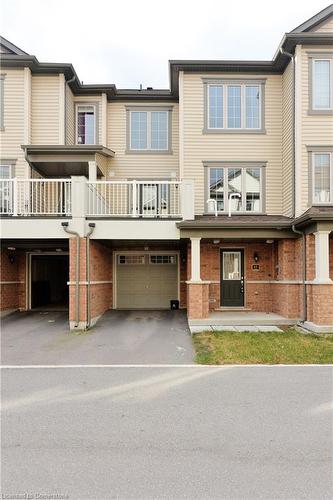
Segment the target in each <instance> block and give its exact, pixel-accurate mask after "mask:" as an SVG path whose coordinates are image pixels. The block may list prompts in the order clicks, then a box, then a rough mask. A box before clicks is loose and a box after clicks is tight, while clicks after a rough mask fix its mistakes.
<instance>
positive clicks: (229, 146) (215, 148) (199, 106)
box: [183, 73, 283, 214]
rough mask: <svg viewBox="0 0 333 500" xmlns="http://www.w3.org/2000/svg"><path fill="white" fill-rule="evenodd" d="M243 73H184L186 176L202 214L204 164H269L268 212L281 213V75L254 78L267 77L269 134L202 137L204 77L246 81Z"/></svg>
mask: <svg viewBox="0 0 333 500" xmlns="http://www.w3.org/2000/svg"><path fill="white" fill-rule="evenodd" d="M249 77H250V75H248V74H246V75H241V74H230V73H228V74H225V73H224V74H222V73H215V74H212V73H210V74H193V73H192V74H191V73H185V74H184V90H183V92H184V104H183V108H184V117H183V121H184V177H185V178H189V179H194V181H195V202H196V206H195V209H196V213H198V214H200V213H203V211H204V209H205V202H206V199H207V193H204V184H205V182H204V167H203V161H267V166H266V187H267V189H266V211H267V213H269V214H281V213H282V212H283V206H282V205H283V204H282V147H281V145H282V76H281V75H252V77H254V78H256V79H263V78H266V85H265V128H266V134H244V133H241V134H237V133H235V134H223V133H221V134H203V127H204V84H203V81H202V79H203V78H222V79H223V78H224V79H226V78H231V79H232V78H237V79H239V78H244V79H245V80H246V79H249Z"/></svg>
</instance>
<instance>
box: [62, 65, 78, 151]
mask: <svg viewBox="0 0 333 500" xmlns="http://www.w3.org/2000/svg"><path fill="white" fill-rule="evenodd" d="M74 80H76V76H75V75H74V76H73V77H72V78H70V79H69V80H65V114H64V117H65V137H64V145H66V144H67V106H66V102H67V85H68V84H69V83H72V82H74Z"/></svg>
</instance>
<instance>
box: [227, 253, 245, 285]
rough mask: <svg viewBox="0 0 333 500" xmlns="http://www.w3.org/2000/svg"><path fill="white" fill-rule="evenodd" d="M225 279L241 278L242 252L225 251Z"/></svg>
mask: <svg viewBox="0 0 333 500" xmlns="http://www.w3.org/2000/svg"><path fill="white" fill-rule="evenodd" d="M223 279H224V280H240V279H241V254H240V252H223Z"/></svg>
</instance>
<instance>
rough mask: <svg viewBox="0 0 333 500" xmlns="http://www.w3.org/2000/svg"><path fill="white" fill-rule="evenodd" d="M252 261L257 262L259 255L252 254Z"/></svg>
mask: <svg viewBox="0 0 333 500" xmlns="http://www.w3.org/2000/svg"><path fill="white" fill-rule="evenodd" d="M253 260H254V262H258V261H259V255H258V254H257V252H254V254H253Z"/></svg>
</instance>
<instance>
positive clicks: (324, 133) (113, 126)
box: [0, 6, 333, 331]
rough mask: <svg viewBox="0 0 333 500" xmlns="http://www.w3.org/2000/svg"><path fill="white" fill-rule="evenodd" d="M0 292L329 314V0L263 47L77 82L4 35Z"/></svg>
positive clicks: (95, 313)
mask: <svg viewBox="0 0 333 500" xmlns="http://www.w3.org/2000/svg"><path fill="white" fill-rule="evenodd" d="M0 50H1V53H0V55H1V71H0V141H1V143H0V147H1V153H0V155H1V156H0V174H1V175H0V212H1V237H2V247H1V309H2V310H3V311H12V310H16V309H20V310H30V309H35V310H36V309H37V310H47V309H57V308H59V309H62V308H66V309H68V311H69V324H70V327H71V329H82V328H83V329H85V328H89V327H90V326H91V325H93V324H95V323H96V321H97V320H98V318H99V317H100V316H101V315H102V314H103V313H104V312H105V311H107V310H108V309H110V308H115V309H149V308H150V309H163V308H170V307H180V308H184V309H187V315H188V318H189V322H190V324H192V325H195V324H196V323H198V324H199V323H200V324H207V325H208V324H210V322H214V321H213V320H212V319H211V318H212V317H214V318H216V317H217V316H218V317H219V318H220V319H221V321H222V322H223V318H224V317H225V315H226V313H227V312H229V311H233V312H236V313H237V314H239V317H241V315H242V314H246V313H247V312H248V311H255V312H261V313H267V314H275V315H277V316H278V317H279V318H280V319H281V318H282V319H283V320H285V322H287V323H297V322H301V323H302V324H303V325H304V326H305V327H306V328H308V329H310V330H314V331H332V329H333V281H332V280H333V7H332V6H329V7H327V8H326V9H324V10H323V11H321V12H320V13H318V14H317V15H315V16H314V17H312V18H311V19H309V20H308V21H306V22H305V23H303V24H302V25H300V26H299V27H297V28H296V29H294V30H293V31H292V32H290V33H287V34H285V35H284V37H283V39H282V41H281V43H280V45H279V47H278V50H277V52H276V54H275V56H274V57H273V59H272V60H271V61H209V60H208V61H197V60H195V61H170V62H169V70H170V89H168V90H155V89H152V88H147V89H139V90H135V89H131V90H123V89H117V88H116V87H115V85H83V84H82V83H81V82H80V80H79V78H78V76H77V74H76V72H75V70H74V68H73V66H72V65H71V64H59V63H52V64H51V63H40V62H39V61H38V59H37V58H36V57H35V56H32V55H29V54H27V53H25V52H24V51H23V50H21V49H19V48H18V47H16V46H15V45H14V44H13V43H11V42H9V41H8V40H6V39H4V38H1V40H0Z"/></svg>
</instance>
